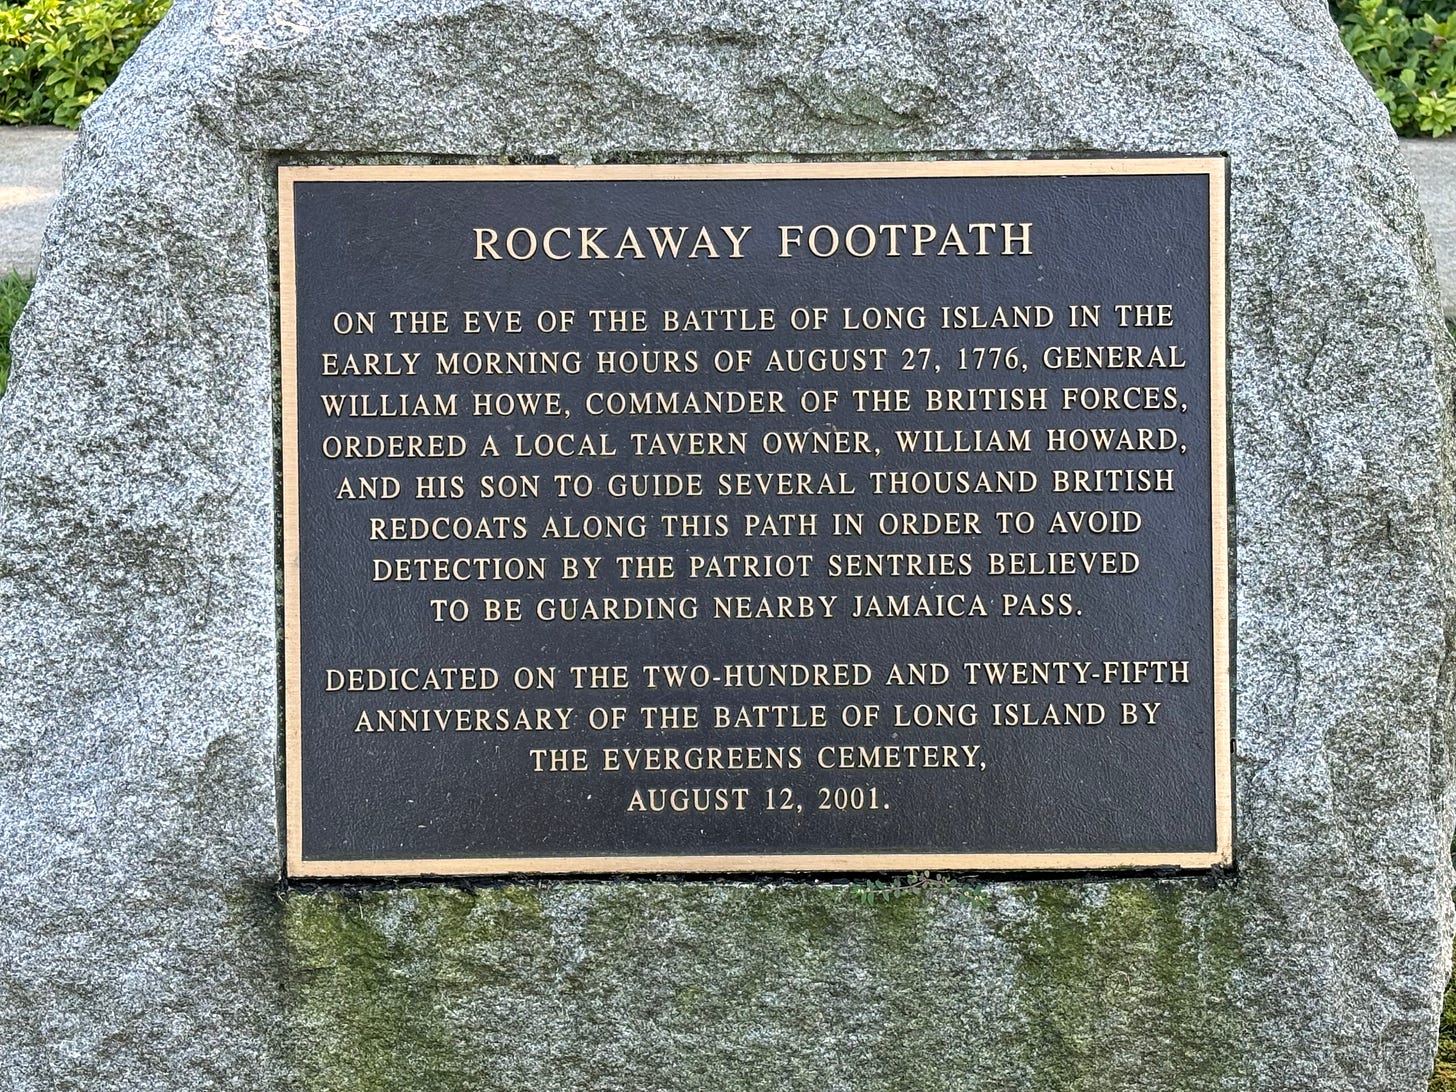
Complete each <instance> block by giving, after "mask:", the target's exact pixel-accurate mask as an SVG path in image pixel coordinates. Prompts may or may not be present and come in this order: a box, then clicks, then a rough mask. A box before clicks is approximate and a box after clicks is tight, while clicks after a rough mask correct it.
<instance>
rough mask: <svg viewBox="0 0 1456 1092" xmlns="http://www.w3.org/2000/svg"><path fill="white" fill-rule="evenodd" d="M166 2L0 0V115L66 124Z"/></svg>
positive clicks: (108, 78) (36, 122)
mask: <svg viewBox="0 0 1456 1092" xmlns="http://www.w3.org/2000/svg"><path fill="white" fill-rule="evenodd" d="M169 3H170V0H27V2H26V3H22V4H14V5H11V6H5V4H4V2H3V0H0V122H9V123H11V124H20V125H47V124H50V125H64V126H66V127H67V128H71V129H74V128H75V127H76V125H77V123H78V122H79V121H80V120H81V111H82V110H84V109H86V107H87V106H89V105H90V104H91V102H92V100H93V99H95V98H96V96H97V95H99V94H101V92H103V91H105V90H106V85H107V84H109V83H110V82H111V81H112V80H113V79H115V78H116V74H117V72H119V71H120V70H121V66H122V64H123V63H125V61H126V59H127V58H128V57H130V56H131V55H132V54H133V53H134V52H136V47H137V46H138V45H140V44H141V40H142V38H143V37H144V36H145V35H146V33H147V31H149V30H151V29H152V27H154V26H156V25H157V22H158V20H160V19H161V18H162V16H163V15H164V14H165V13H166V10H167V5H168V4H169Z"/></svg>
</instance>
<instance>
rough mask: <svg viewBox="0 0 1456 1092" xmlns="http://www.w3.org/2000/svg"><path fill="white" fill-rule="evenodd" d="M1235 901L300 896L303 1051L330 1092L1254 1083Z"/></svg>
mask: <svg viewBox="0 0 1456 1092" xmlns="http://www.w3.org/2000/svg"><path fill="white" fill-rule="evenodd" d="M1232 907H1233V899H1232V897H1231V896H1230V894H1229V893H1228V892H1227V891H1225V890H1223V889H1209V888H1204V887H1199V886H1197V885H1195V884H1193V883H1192V882H1190V881H1185V880H1180V881H1168V882H1151V881H1122V882H1117V883H1110V884H1093V885H1082V884H1074V885H1062V884H1053V883H1034V884H1019V885H995V886H988V887H980V888H976V887H963V886H959V885H954V884H949V883H939V882H937V883H924V884H920V885H918V886H915V887H914V888H912V889H911V890H910V892H909V893H908V894H907V893H900V894H898V895H896V896H895V897H891V898H877V899H875V900H873V901H869V902H866V901H865V900H864V899H863V898H860V897H857V894H856V891H855V890H854V889H852V888H845V887H828V886H815V885H809V884H784V885H777V886H764V885H758V886H755V885H749V884H722V885H718V884H669V883H655V884H654V883H635V882H621V883H600V884H559V885H548V886H545V887H542V888H539V889H536V888H521V887H501V888H492V889H486V890H480V891H474V892H467V891H461V890H456V889H450V888H413V889H400V890H395V891H382V892H373V893H368V894H362V895H358V894H332V893H323V894H306V893H295V894H291V895H289V896H287V899H286V908H285V912H284V931H285V935H286V936H287V938H288V949H289V958H290V960H291V962H292V966H293V972H292V975H291V981H290V994H289V1003H290V1006H291V1010H292V1022H293V1024H294V1027H293V1029H292V1035H291V1041H293V1042H294V1043H296V1044H298V1049H299V1051H300V1056H299V1058H298V1061H297V1068H298V1070H299V1071H300V1072H301V1073H303V1074H304V1075H305V1077H306V1085H305V1087H306V1088H308V1089H309V1090H311V1092H333V1090H340V1092H343V1090H345V1089H348V1090H362V1092H376V1090H379V1092H383V1090H389V1092H393V1090H395V1089H399V1090H403V1089H414V1088H420V1087H429V1088H431V1089H432V1090H441V1092H455V1090H462V1089H525V1088H541V1089H558V1088H586V1087H590V1088H592V1089H594V1090H612V1089H621V1090H624V1092H626V1090H632V1092H641V1090H648V1089H701V1088H732V1089H735V1090H749V1089H763V1090H765V1092H767V1090H773V1092H778V1090H780V1089H784V1088H800V1087H802V1088H823V1089H852V1088H876V1089H890V1090H894V1089H906V1090H910V1089H914V1090H917V1092H920V1090H938V1089H944V1090H946V1092H949V1090H951V1089H956V1090H963V1089H966V1090H974V1089H998V1090H999V1089H1006V1088H1017V1089H1021V1088H1026V1089H1034V1090H1043V1089H1045V1090H1054V1089H1055V1090H1061V1089H1068V1090H1085V1092H1092V1090H1094V1089H1102V1088H1108V1087H1137V1088H1140V1089H1146V1090H1147V1092H1157V1090H1160V1089H1166V1090H1169V1092H1183V1090H1186V1089H1188V1088H1194V1087H1198V1088H1216V1087H1237V1075H1236V1074H1233V1073H1231V1072H1230V1071H1229V1069H1228V1068H1227V1067H1230V1066H1232V1065H1234V1064H1236V1063H1235V1062H1234V1061H1233V1059H1234V1058H1236V1057H1237V1053H1238V1052H1237V1051H1236V1050H1233V1049H1230V1044H1232V1043H1235V1042H1237V1022H1236V1021H1237V1018H1236V1015H1235V1012H1234V1007H1233V1000H1232V998H1231V996H1230V975H1231V972H1232V969H1233V967H1234V966H1235V965H1236V964H1237V962H1238V928H1237V915H1236V914H1235V913H1234V911H1233V909H1232ZM1218 1059H1224V1060H1225V1061H1223V1062H1219V1061H1217V1060H1218ZM1210 1065H1215V1066H1219V1067H1221V1068H1218V1069H1217V1070H1213V1071H1211V1070H1210V1069H1209V1068H1208V1067H1209V1066H1210ZM1230 1081H1232V1082H1233V1083H1232V1084H1231V1083H1230Z"/></svg>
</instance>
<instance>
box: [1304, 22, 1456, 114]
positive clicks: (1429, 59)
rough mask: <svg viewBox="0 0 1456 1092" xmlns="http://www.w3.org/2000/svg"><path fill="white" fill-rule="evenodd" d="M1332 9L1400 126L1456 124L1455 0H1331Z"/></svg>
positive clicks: (1344, 37)
mask: <svg viewBox="0 0 1456 1092" xmlns="http://www.w3.org/2000/svg"><path fill="white" fill-rule="evenodd" d="M1330 13H1331V14H1332V15H1333V16H1334V17H1335V22H1336V23H1337V24H1338V25H1339V28H1340V38H1341V40H1343V41H1344V43H1345V48H1346V49H1348V50H1349V51H1350V55H1351V56H1352V57H1354V58H1355V63H1356V64H1357V65H1358V66H1359V68H1360V71H1361V72H1363V73H1364V74H1365V78H1366V79H1368V80H1369V81H1370V83H1371V85H1372V86H1374V88H1375V94H1376V96H1377V97H1378V98H1379V99H1380V101H1381V102H1383V103H1384V104H1385V108H1386V109H1387V110H1389V111H1390V121H1391V124H1392V125H1394V126H1395V129H1396V132H1398V133H1401V134H1403V135H1405V136H1418V135H1420V134H1422V133H1426V134H1429V135H1430V136H1443V135H1445V134H1446V133H1449V132H1451V131H1452V130H1453V129H1456V0H1424V2H1423V0H1332V2H1331V4H1330Z"/></svg>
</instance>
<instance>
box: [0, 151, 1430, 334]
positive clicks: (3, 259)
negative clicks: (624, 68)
mask: <svg viewBox="0 0 1456 1092" xmlns="http://www.w3.org/2000/svg"><path fill="white" fill-rule="evenodd" d="M75 139H76V134H75V133H73V132H71V131H70V130H68V129H56V128H51V127H50V126H44V125H32V126H14V125H0V276H3V275H4V274H5V273H7V272H9V271H10V270H12V269H20V270H23V271H25V272H27V273H29V272H34V270H35V263H36V259H37V257H38V256H39V254H40V242H41V236H42V235H43V234H44V232H45V223H46V217H47V216H48V215H49V214H50V209H51V203H52V202H53V201H54V200H55V197H56V191H57V190H58V189H59V188H60V184H61V157H62V156H63V155H64V154H65V152H66V149H67V148H69V147H70V146H71V142H72V141H73V140H75ZM1400 143H1401V149H1402V151H1404V152H1405V157H1406V162H1407V163H1408V164H1410V169H1411V174H1412V175H1414V176H1415V180H1416V187H1417V189H1418V190H1419V191H1420V196H1421V206H1422V208H1424V209H1425V213H1426V223H1427V225H1428V227H1429V228H1430V231H1431V238H1432V240H1433V241H1434V242H1435V244H1436V266H1437V268H1438V269H1439V271H1440V274H1441V302H1442V305H1443V307H1444V309H1445V311H1446V314H1447V316H1448V317H1451V318H1456V138H1452V139H1447V140H1402V141H1401V142H1400Z"/></svg>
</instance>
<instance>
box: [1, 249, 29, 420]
mask: <svg viewBox="0 0 1456 1092" xmlns="http://www.w3.org/2000/svg"><path fill="white" fill-rule="evenodd" d="M34 284H35V281H34V280H32V279H31V278H30V277H23V276H21V275H20V274H19V273H7V274H5V276H3V277H0V395H4V394H5V387H6V385H7V384H8V383H9V382H10V328H11V327H12V326H14V325H15V320H16V319H18V318H20V312H21V311H23V310H24V309H25V301H26V300H28V299H30V289H31V287H32V286H33V285H34Z"/></svg>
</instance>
